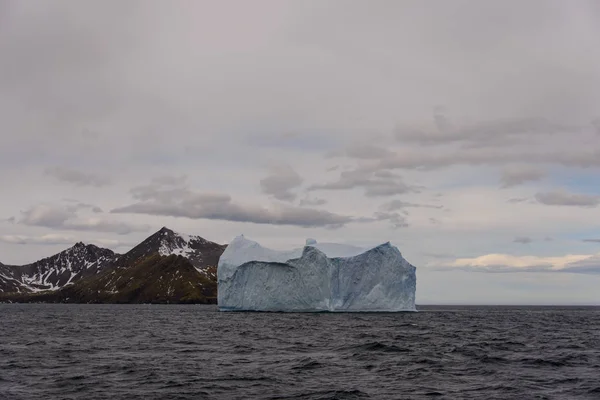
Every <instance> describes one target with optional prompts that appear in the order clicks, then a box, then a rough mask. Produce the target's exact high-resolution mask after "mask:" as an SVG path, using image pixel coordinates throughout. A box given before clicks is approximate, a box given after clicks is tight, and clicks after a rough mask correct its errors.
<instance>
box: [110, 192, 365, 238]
mask: <svg viewBox="0 0 600 400" xmlns="http://www.w3.org/2000/svg"><path fill="white" fill-rule="evenodd" d="M142 192H143V196H140V195H139V193H140V189H139V188H134V189H132V193H133V195H134V197H135V198H137V199H143V201H141V202H138V203H135V204H131V205H128V206H125V207H119V208H115V209H113V210H111V213H136V214H149V215H164V216H171V217H183V218H191V219H212V220H223V221H233V222H251V223H255V224H271V225H293V226H300V227H328V228H339V227H341V226H343V225H345V224H347V223H350V222H354V221H356V219H355V218H352V217H349V216H344V215H338V214H334V213H330V212H328V211H322V210H314V209H310V208H302V207H293V206H278V207H275V208H273V209H267V208H264V207H260V206H256V205H241V204H237V203H234V202H233V200H232V199H231V197H230V196H229V195H226V194H211V193H197V192H193V191H191V190H189V189H187V188H180V189H178V191H177V192H173V190H169V189H161V188H153V189H152V190H148V188H147V187H144V189H143V190H142Z"/></svg>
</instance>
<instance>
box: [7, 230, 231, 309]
mask: <svg viewBox="0 0 600 400" xmlns="http://www.w3.org/2000/svg"><path fill="white" fill-rule="evenodd" d="M226 247H227V246H226V245H220V244H217V243H214V242H211V241H208V240H206V239H204V238H202V237H200V236H189V235H183V234H179V233H176V232H174V231H172V230H170V229H168V228H165V227H163V228H161V229H160V230H159V231H158V232H156V233H154V234H153V235H151V236H149V237H148V238H146V239H145V240H144V241H143V242H141V243H140V244H138V245H137V246H135V247H134V248H132V249H131V250H130V251H128V252H127V253H125V254H122V255H120V254H116V253H114V252H112V251H111V250H108V249H103V248H100V247H97V246H94V245H85V244H83V243H81V242H80V243H77V244H75V245H74V246H73V247H71V248H69V249H67V250H64V251H62V252H60V253H58V254H56V255H54V256H51V257H48V258H44V259H42V260H40V261H37V262H35V263H32V264H28V265H22V266H9V265H3V264H0V293H4V294H9V293H31V292H41V291H48V290H51V291H56V295H49V301H62V300H67V299H66V298H63V297H61V296H62V294H61V293H60V292H61V290H60V289H63V288H65V289H66V287H67V286H69V287H70V288H71V289H72V290H69V291H68V293H70V295H72V294H73V293H78V295H77V296H79V297H81V298H82V299H85V301H86V302H89V301H96V300H97V299H96V300H95V299H94V296H95V295H94V294H93V293H92V292H91V291H90V287H94V293H97V296H96V297H98V299H99V300H97V301H100V302H101V301H103V299H105V298H106V293H100V292H107V293H110V294H111V295H118V294H119V293H118V292H119V291H123V292H127V291H130V290H131V288H138V289H139V288H141V287H151V288H152V290H150V293H152V295H156V296H158V297H157V298H161V299H166V301H167V302H168V301H171V300H174V301H177V298H175V297H177V296H175V294H174V292H173V293H171V294H170V295H169V294H168V293H167V296H165V294H164V293H162V289H156V290H154V289H155V288H162V286H163V284H165V282H166V280H168V277H169V276H171V275H172V277H173V284H172V285H170V286H168V287H169V288H171V291H172V288H173V287H176V285H175V284H177V285H180V284H181V282H179V281H181V280H182V278H183V277H185V278H186V280H185V281H186V282H187V283H189V286H190V288H186V289H185V290H184V289H181V290H179V292H178V293H179V300H181V299H183V301H191V300H190V299H200V300H202V299H206V298H213V297H216V280H217V277H216V269H217V264H218V262H219V257H220V256H221V254H222V253H223V251H224V250H225V248H226ZM169 256H181V257H177V258H169ZM165 259H169V260H170V261H167V262H164V260H165ZM177 260H179V261H177ZM162 269H165V271H163V272H164V273H163V272H161V271H162ZM167 269H169V271H170V272H169V271H167ZM157 280H160V285H157V284H156V281H157ZM116 283H119V285H120V286H119V285H117V286H115V285H116ZM69 284H71V285H69ZM190 291H191V292H190ZM83 292H85V296H83ZM213 292H214V293H213ZM182 293H185V295H183V294H182ZM121 294H122V293H121ZM101 295H102V296H104V297H102V296H101ZM27 296H29V295H27ZM169 296H170V297H169ZM17 297H19V296H17ZM21 297H23V296H21ZM29 297H31V296H29ZM134 297H135V296H134ZM134 297H131V298H132V299H133V298H134ZM128 298H129V297H128ZM135 298H136V299H137V300H140V299H141V298H138V297H135ZM147 298H148V297H147V296H146V297H144V299H147ZM15 299H16V300H23V299H24V297H23V299H21V298H20V297H19V298H15ZM39 299H40V298H39V297H36V300H39ZM0 300H1V299H0ZM9 300H13V299H9ZM42 301H43V299H42ZM119 301H121V298H119ZM132 301H133V300H132Z"/></svg>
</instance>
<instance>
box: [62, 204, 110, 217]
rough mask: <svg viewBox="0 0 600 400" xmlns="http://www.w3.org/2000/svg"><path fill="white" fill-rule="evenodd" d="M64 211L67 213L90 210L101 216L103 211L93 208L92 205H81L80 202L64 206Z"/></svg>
mask: <svg viewBox="0 0 600 400" xmlns="http://www.w3.org/2000/svg"><path fill="white" fill-rule="evenodd" d="M65 209H66V210H67V211H68V212H73V213H74V212H77V211H79V210H90V211H91V212H93V213H95V214H102V213H103V212H104V211H103V210H102V208H100V207H98V206H95V205H93V204H88V203H81V202H75V204H71V205H67V206H65Z"/></svg>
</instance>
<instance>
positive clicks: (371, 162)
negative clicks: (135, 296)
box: [0, 0, 600, 303]
mask: <svg viewBox="0 0 600 400" xmlns="http://www.w3.org/2000/svg"><path fill="white" fill-rule="evenodd" d="M0 7H1V11H0V26H1V30H2V34H1V35H0V53H1V54H2V60H3V64H2V73H1V74H0V128H1V130H2V132H3V134H2V135H0V182H2V188H3V195H2V202H0V203H1V204H0V238H1V239H0V261H2V262H5V263H6V262H11V263H21V262H28V261H33V259H35V258H39V257H42V256H47V255H50V254H51V253H52V252H55V251H59V250H61V249H62V248H63V247H64V246H65V245H66V242H67V241H68V240H69V239H71V238H72V239H74V240H79V239H85V240H102V241H103V242H104V243H112V245H113V246H117V245H118V246H121V245H123V244H131V243H136V242H139V241H140V240H142V239H143V238H144V237H145V236H146V235H147V234H148V233H150V232H151V231H152V230H153V229H158V228H160V227H161V226H163V225H167V226H169V227H172V228H173V229H176V230H178V231H182V232H188V233H194V234H199V235H203V236H205V237H207V238H208V239H211V240H216V241H219V242H222V243H227V242H228V241H229V240H230V239H231V238H232V237H234V236H236V235H237V234H239V233H240V232H241V231H243V233H244V234H247V235H248V236H251V237H254V238H256V239H257V240H259V241H261V242H264V243H270V244H271V245H272V246H273V247H290V246H296V245H297V244H298V243H303V242H304V239H305V237H306V236H310V237H316V238H317V239H319V240H320V241H321V240H322V241H344V242H347V243H350V244H355V245H365V246H366V245H371V244H376V243H380V242H385V241H388V240H391V241H392V242H394V243H396V244H398V245H399V247H400V248H401V251H402V253H403V254H404V255H405V256H406V257H407V259H409V261H411V262H412V263H414V264H415V265H417V266H418V267H419V268H421V269H420V271H424V272H422V274H423V276H424V282H426V283H427V284H425V285H424V286H423V287H422V288H420V289H419V293H420V294H419V296H423V297H422V298H423V299H428V301H435V299H440V297H436V296H438V295H437V293H440V295H439V296H441V293H444V294H445V295H447V296H450V297H449V298H453V299H454V300H455V301H458V300H460V299H458V298H456V297H452V296H451V295H450V294H448V292H447V290H445V289H444V287H443V286H440V285H439V284H437V283H436V282H440V281H444V282H446V281H452V282H456V283H457V284H458V285H459V286H460V288H459V289H458V290H460V293H463V295H464V297H465V298H466V299H474V300H472V301H477V300H478V299H479V300H481V301H483V300H488V299H490V298H493V299H496V300H498V299H502V298H510V299H523V301H539V302H544V301H546V302H552V300H553V299H556V298H560V299H567V298H568V296H569V295H571V294H573V293H577V296H579V297H577V299H578V300H577V301H582V302H585V301H587V302H594V301H595V302H598V303H600V298H598V295H597V286H598V284H600V282H599V281H597V280H596V281H595V280H594V279H595V276H593V274H588V276H586V278H589V279H588V280H581V279H580V278H577V277H574V276H575V275H577V276H580V275H579V274H574V273H567V272H565V271H570V272H581V271H594V270H595V269H594V268H595V266H594V262H595V260H596V259H595V258H594V257H596V254H597V252H598V248H597V242H596V238H598V237H600V231H599V230H598V227H597V221H598V220H600V207H598V205H599V204H600V200H599V199H600V189H598V182H597V181H598V179H597V177H598V174H599V173H600V110H599V109H598V104H600V53H599V52H598V51H595V49H597V48H600V9H599V8H598V4H597V2H595V1H592V0H589V1H588V0H582V1H578V2H565V1H559V0H539V1H538V0H533V1H528V2H522V1H517V0H507V1H498V2H485V4H484V2H473V1H468V0H450V1H445V2H437V3H436V4H435V6H433V7H423V5H422V2H421V1H417V0H414V1H413V0H408V1H402V2H369V3H368V4H367V3H366V2H361V1H353V0H331V1H327V2H321V1H313V0H307V1H304V2H282V1H276V0H257V1H253V2H243V1H239V2H235V3H229V2H212V3H211V2H189V3H181V4H180V5H178V6H177V7H173V6H172V5H171V4H167V3H161V2H147V1H137V0H134V1H130V2H127V3H123V4H121V3H119V4H116V3H113V2H102V1H89V2H85V4H84V3H80V2H70V1H62V0H57V1H55V2H53V3H52V4H45V3H36V4H35V5H33V4H28V3H27V2H21V1H16V0H9V1H3V2H1V5H0ZM457 10H459V11H460V12H457ZM107 27H110V29H107ZM332 228H336V229H332ZM309 231H310V234H309ZM98 235H100V236H98ZM549 237H551V238H552V239H553V240H552V241H551V242H550V241H548V240H545V238H549ZM98 238H100V239H98ZM23 243H27V245H26V246H25V245H24V244H23ZM37 244H39V246H38V245H37ZM497 254H501V255H504V256H502V257H497V256H494V257H492V258H491V259H493V261H494V264H493V265H492V264H490V263H489V262H488V261H489V260H490V258H489V257H488V256H489V255H497ZM569 254H578V255H580V256H581V257H582V258H581V259H578V260H573V259H569V260H570V261H569V262H568V263H567V262H566V261H565V262H563V261H560V262H558V261H556V260H558V259H561V260H562V258H565V257H570V256H568V255H569ZM434 255H437V256H434ZM439 255H444V257H438V256H439ZM482 257H483V258H482ZM486 257H488V258H486ZM511 257H512V258H511ZM527 257H530V258H527ZM460 260H463V261H464V260H468V262H467V261H464V262H463V261H460ZM459 261H460V262H459ZM440 263H442V264H440ZM457 263H459V264H460V265H459V264H457ZM557 263H558V264H557ZM561 263H562V264H561ZM577 263H579V264H577ZM582 263H586V264H585V265H584V264H582ZM483 264H485V265H483ZM435 266H438V267H439V266H446V267H451V268H449V269H448V271H449V270H452V271H453V272H452V274H456V275H453V276H454V277H457V276H460V277H461V279H458V278H449V275H446V274H451V272H444V271H446V270H443V271H435V272H433V270H432V269H429V270H428V268H430V267H435ZM459 267H460V268H466V269H469V271H470V272H468V273H467V272H465V274H467V275H464V274H463V272H461V271H457V270H456V268H459ZM523 268H525V269H527V271H529V272H527V273H525V272H522V271H524V270H523ZM575 268H577V269H575ZM499 270H505V271H520V272H521V273H520V274H518V275H519V278H515V277H511V276H509V275H510V274H502V277H499V276H498V274H487V275H489V276H487V275H486V274H472V273H471V271H489V272H495V271H499ZM548 270H552V271H554V270H557V271H558V270H560V271H562V272H564V273H562V274H547V273H545V274H538V272H540V271H544V272H545V271H548ZM427 271H430V272H431V274H432V275H427V274H429V273H430V272H427ZM440 274H442V275H440ZM469 274H470V275H469ZM528 274H532V275H536V274H537V275H538V277H537V278H535V279H533V278H531V279H530V278H529V276H530V275H528ZM474 276H476V277H474ZM561 277H562V278H561ZM453 279H454V280H453ZM499 279H500V280H501V282H503V284H498V283H497V282H499V281H498V280H499ZM525 279H529V280H528V281H527V285H523V286H520V283H519V282H521V281H522V280H525ZM536 279H537V280H536ZM561 279H563V281H561ZM461 282H471V283H470V284H467V283H463V284H462V286H461ZM540 282H541V283H540ZM544 285H545V286H544ZM594 285H595V286H594ZM475 287H476V288H481V292H478V291H477V290H479V289H475ZM518 287H526V288H524V289H522V290H520V291H519V290H517V289H515V288H518ZM548 288H552V290H549V289H548ZM592 288H596V289H592ZM482 293H484V294H482ZM548 293H551V294H548ZM563 295H564V297H561V296H563ZM488 296H489V297H488ZM494 296H495V297H494ZM503 296H504V297H503ZM553 296H554V297H553ZM441 300H443V299H441Z"/></svg>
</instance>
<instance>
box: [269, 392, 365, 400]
mask: <svg viewBox="0 0 600 400" xmlns="http://www.w3.org/2000/svg"><path fill="white" fill-rule="evenodd" d="M369 398H371V396H369V395H368V394H367V393H365V392H361V391H360V390H356V389H355V390H330V391H325V392H313V393H301V394H297V395H292V396H276V397H270V399H272V400H276V399H277V400H281V399H289V400H292V399H294V400H357V399H369Z"/></svg>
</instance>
